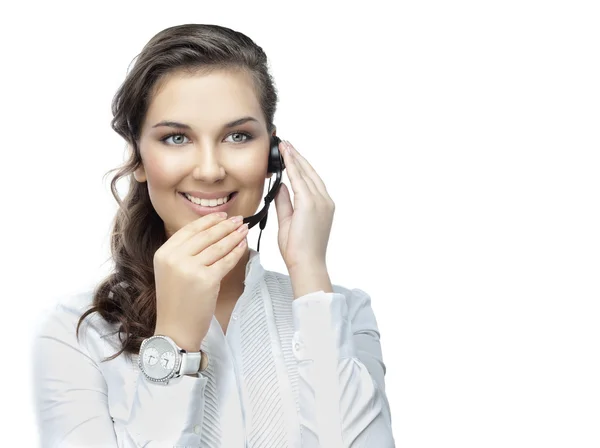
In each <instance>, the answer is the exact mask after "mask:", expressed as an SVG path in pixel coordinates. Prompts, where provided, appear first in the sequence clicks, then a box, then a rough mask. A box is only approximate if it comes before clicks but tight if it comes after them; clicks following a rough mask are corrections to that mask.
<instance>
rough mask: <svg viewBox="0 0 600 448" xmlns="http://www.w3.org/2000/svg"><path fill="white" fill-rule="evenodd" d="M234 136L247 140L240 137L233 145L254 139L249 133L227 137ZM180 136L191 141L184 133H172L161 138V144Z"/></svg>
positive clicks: (235, 133) (238, 133)
mask: <svg viewBox="0 0 600 448" xmlns="http://www.w3.org/2000/svg"><path fill="white" fill-rule="evenodd" d="M234 135H235V136H243V137H245V138H244V139H243V140H241V139H239V137H238V139H237V140H236V139H234V140H233V141H232V143H246V142H248V141H250V140H252V139H253V138H254V137H252V135H250V134H248V133H247V132H232V133H231V134H229V135H228V136H227V137H231V136H234ZM180 136H182V137H185V138H188V139H189V137H188V136H187V135H185V134H183V133H181V132H173V133H171V134H168V135H165V136H164V137H163V138H161V139H160V141H161V142H163V143H166V141H167V140H168V139H170V138H171V137H180ZM230 141H231V140H230ZM180 143H183V142H180ZM167 144H168V145H169V146H182V144H179V143H176V144H174V145H173V144H171V143H167Z"/></svg>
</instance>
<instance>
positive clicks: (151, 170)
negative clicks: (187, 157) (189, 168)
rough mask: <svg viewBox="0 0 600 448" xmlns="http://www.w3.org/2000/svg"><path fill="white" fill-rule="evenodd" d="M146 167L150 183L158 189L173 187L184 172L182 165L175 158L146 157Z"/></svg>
mask: <svg viewBox="0 0 600 448" xmlns="http://www.w3.org/2000/svg"><path fill="white" fill-rule="evenodd" d="M144 167H145V170H146V175H147V176H148V180H149V183H150V184H152V185H155V186H157V187H161V186H168V185H171V184H172V183H173V182H174V181H175V180H176V179H177V176H178V175H181V172H182V166H181V164H180V163H176V160H174V158H172V157H164V156H159V155H156V154H150V155H148V156H147V157H146V160H145V163H144Z"/></svg>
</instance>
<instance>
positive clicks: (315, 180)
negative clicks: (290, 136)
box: [286, 140, 331, 199]
mask: <svg viewBox="0 0 600 448" xmlns="http://www.w3.org/2000/svg"><path fill="white" fill-rule="evenodd" d="M286 142H287V140H286ZM287 143H288V144H289V145H290V146H291V148H292V152H293V157H294V159H295V160H296V164H297V165H298V166H300V167H301V169H302V172H303V173H304V175H305V176H306V177H307V178H308V179H310V182H312V185H314V187H315V190H317V191H318V192H319V194H321V195H322V196H323V197H325V198H327V199H331V198H330V197H329V193H328V192H327V188H326V187H325V183H323V180H322V179H321V177H320V176H319V175H318V174H317V172H316V170H315V169H314V168H313V166H312V165H311V164H310V163H309V162H308V160H306V159H305V158H304V157H303V156H302V154H300V153H299V152H298V151H297V150H296V148H294V146H293V145H292V144H291V143H289V142H287ZM307 183H308V182H307Z"/></svg>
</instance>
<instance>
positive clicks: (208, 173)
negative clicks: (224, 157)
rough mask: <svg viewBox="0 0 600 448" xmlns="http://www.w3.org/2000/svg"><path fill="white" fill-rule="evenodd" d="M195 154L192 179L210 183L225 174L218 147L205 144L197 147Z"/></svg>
mask: <svg viewBox="0 0 600 448" xmlns="http://www.w3.org/2000/svg"><path fill="white" fill-rule="evenodd" d="M197 154H198V155H197V156H196V158H195V159H194V172H193V176H194V179H196V180H200V181H203V182H206V183H212V182H216V181H218V180H220V179H222V178H223V177H224V176H225V168H224V167H223V165H222V163H221V160H220V154H219V149H218V147H216V146H215V145H212V144H205V145H202V147H199V148H198V150H197Z"/></svg>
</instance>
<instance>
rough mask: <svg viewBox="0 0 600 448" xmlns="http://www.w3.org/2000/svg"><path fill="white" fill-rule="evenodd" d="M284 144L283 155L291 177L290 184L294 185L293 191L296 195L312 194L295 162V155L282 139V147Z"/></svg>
mask: <svg viewBox="0 0 600 448" xmlns="http://www.w3.org/2000/svg"><path fill="white" fill-rule="evenodd" d="M281 146H283V148H284V150H283V151H282V152H283V157H284V160H283V161H284V163H285V169H286V171H287V172H288V177H289V178H290V184H291V185H292V191H293V192H294V196H295V195H297V194H300V195H305V196H308V195H311V192H310V189H309V188H308V185H306V182H305V181H304V179H303V176H302V173H301V172H300V171H299V168H298V165H296V163H295V162H294V159H293V156H292V155H291V154H290V151H289V149H287V147H286V146H285V144H284V142H283V141H282V142H281V144H280V148H281Z"/></svg>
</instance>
